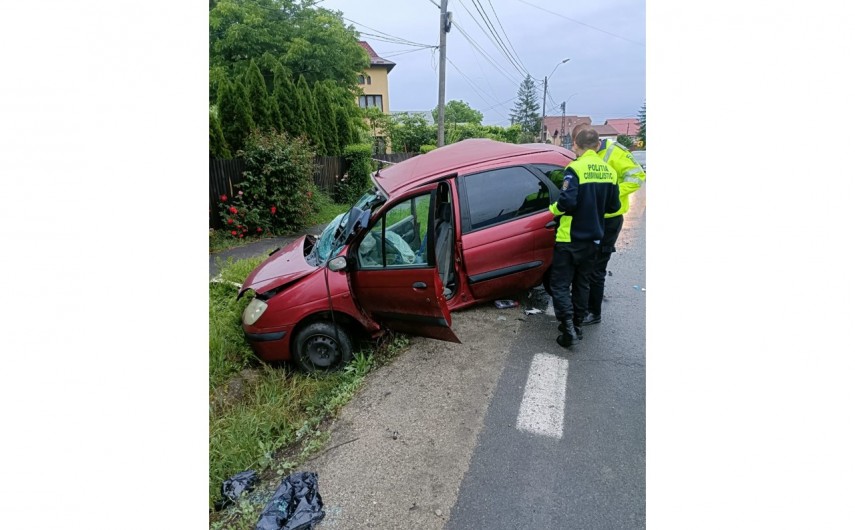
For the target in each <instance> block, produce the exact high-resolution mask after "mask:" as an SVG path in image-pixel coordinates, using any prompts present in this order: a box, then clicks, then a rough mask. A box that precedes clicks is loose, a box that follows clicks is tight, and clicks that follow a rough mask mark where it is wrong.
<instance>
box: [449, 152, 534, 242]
mask: <svg viewBox="0 0 855 530" xmlns="http://www.w3.org/2000/svg"><path fill="white" fill-rule="evenodd" d="M463 181H464V184H465V186H466V197H467V200H468V203H469V229H470V230H478V229H479V228H484V227H486V226H490V225H494V224H498V223H502V222H505V221H509V220H512V219H515V218H517V217H523V216H526V215H529V214H532V213H536V212H540V211H543V210H545V209H546V208H548V207H549V188H548V187H547V186H546V184H545V183H543V182H541V180H540V179H539V178H537V177H536V176H535V175H534V174H533V173H531V172H530V171H528V170H527V169H525V168H523V167H508V168H501V169H494V170H491V171H485V172H483V173H476V174H474V175H468V176H466V177H464V178H463Z"/></svg>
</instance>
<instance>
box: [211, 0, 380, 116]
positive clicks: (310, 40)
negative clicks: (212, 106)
mask: <svg viewBox="0 0 855 530" xmlns="http://www.w3.org/2000/svg"><path fill="white" fill-rule="evenodd" d="M315 4H317V1H315V0H219V1H217V2H216V3H213V5H211V3H209V12H208V31H209V33H208V41H209V62H210V68H211V69H212V70H214V69H216V68H220V69H224V70H226V71H227V72H228V73H229V74H230V75H231V76H232V77H234V75H235V74H237V73H242V72H243V71H244V70H245V69H246V67H247V65H248V64H249V62H250V60H252V59H255V60H256V61H262V58H263V57H264V56H265V54H270V55H271V56H272V57H274V58H276V59H278V60H279V61H281V62H282V65H283V66H284V67H285V68H286V69H287V70H289V71H290V72H294V73H295V74H296V73H298V72H299V73H301V74H302V75H303V76H305V77H306V80H307V81H308V82H309V83H310V84H314V83H315V82H316V81H321V80H323V79H331V80H334V81H335V82H336V83H337V84H339V85H341V86H345V87H349V88H352V89H355V88H356V76H357V74H358V73H359V72H361V71H363V70H364V69H365V68H367V67H368V65H369V59H368V54H366V53H365V50H363V49H362V47H361V46H359V42H358V40H359V39H358V33H357V32H356V30H355V29H354V28H353V26H346V25H345V24H344V21H343V19H342V14H341V13H340V12H338V11H331V10H328V9H324V8H321V7H317V6H315ZM262 62H263V64H264V65H265V69H267V68H269V60H264V61H262ZM280 111H281V109H280Z"/></svg>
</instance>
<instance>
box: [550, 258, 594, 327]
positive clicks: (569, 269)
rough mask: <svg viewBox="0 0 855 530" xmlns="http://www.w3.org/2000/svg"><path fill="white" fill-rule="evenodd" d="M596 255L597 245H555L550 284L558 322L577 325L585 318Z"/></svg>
mask: <svg viewBox="0 0 855 530" xmlns="http://www.w3.org/2000/svg"><path fill="white" fill-rule="evenodd" d="M596 253H597V245H596V244H595V243H594V242H593V241H571V242H570V243H555V250H554V251H553V255H552V275H551V276H550V279H549V283H550V288H551V290H552V305H553V306H555V317H556V318H557V319H558V321H559V322H562V321H565V320H573V322H574V323H576V324H577V325H578V323H579V321H580V320H581V319H582V318H584V317H585V312H586V311H587V310H588V296H589V290H590V278H591V272H592V270H593V267H594V258H595V256H596ZM571 298H572V299H571Z"/></svg>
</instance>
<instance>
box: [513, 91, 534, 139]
mask: <svg viewBox="0 0 855 530" xmlns="http://www.w3.org/2000/svg"><path fill="white" fill-rule="evenodd" d="M510 118H511V125H514V124H519V126H520V129H522V135H523V139H522V141H532V140H534V139H536V138H537V137H538V136H539V135H540V113H539V112H538V105H537V93H536V92H535V87H534V80H533V79H532V78H531V76H530V75H527V76H526V77H525V79H524V80H523V82H522V83H520V88H519V90H518V91H517V101H516V103H514V108H513V109H511V116H510Z"/></svg>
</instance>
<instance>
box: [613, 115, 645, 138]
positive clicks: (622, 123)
mask: <svg viewBox="0 0 855 530" xmlns="http://www.w3.org/2000/svg"><path fill="white" fill-rule="evenodd" d="M605 124H606V125H611V126H612V128H613V129H614V130H616V131H617V133H618V134H625V135H627V136H631V137H632V138H635V137H636V136H638V130H639V129H640V128H641V122H640V121H639V120H638V118H611V119H608V120H606V123H605Z"/></svg>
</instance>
